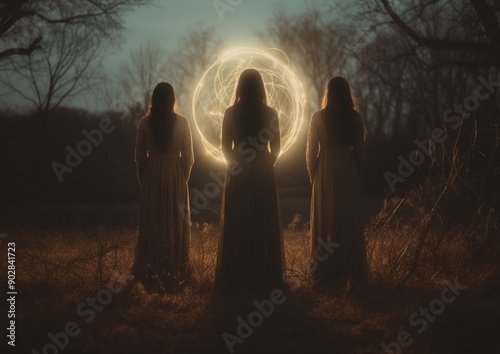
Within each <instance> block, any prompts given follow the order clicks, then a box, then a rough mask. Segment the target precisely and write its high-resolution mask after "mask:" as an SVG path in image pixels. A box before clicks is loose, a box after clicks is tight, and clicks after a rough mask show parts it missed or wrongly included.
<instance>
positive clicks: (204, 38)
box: [167, 25, 223, 108]
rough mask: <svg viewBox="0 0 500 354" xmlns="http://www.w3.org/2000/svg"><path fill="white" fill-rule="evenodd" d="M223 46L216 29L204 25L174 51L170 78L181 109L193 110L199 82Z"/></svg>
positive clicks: (170, 65)
mask: <svg viewBox="0 0 500 354" xmlns="http://www.w3.org/2000/svg"><path fill="white" fill-rule="evenodd" d="M222 45H223V42H222V40H221V39H220V38H219V37H218V36H217V35H216V33H215V30H214V28H212V27H206V26H203V25H201V26H200V27H199V28H198V29H196V30H193V31H191V32H189V33H188V34H187V35H186V36H184V37H183V38H182V39H181V40H180V41H179V44H178V45H177V47H175V48H174V49H173V50H172V51H170V53H169V55H168V59H167V77H168V79H169V80H170V81H171V82H172V84H174V86H175V89H176V94H177V96H178V99H179V102H180V106H181V107H186V108H187V107H190V106H189V103H190V100H191V98H192V94H193V92H194V89H195V87H196V83H197V80H198V79H199V78H200V77H201V75H202V74H203V71H204V70H206V69H208V66H209V65H210V64H211V63H212V62H213V61H214V60H215V58H216V57H217V55H218V54H219V51H220V50H221V48H222Z"/></svg>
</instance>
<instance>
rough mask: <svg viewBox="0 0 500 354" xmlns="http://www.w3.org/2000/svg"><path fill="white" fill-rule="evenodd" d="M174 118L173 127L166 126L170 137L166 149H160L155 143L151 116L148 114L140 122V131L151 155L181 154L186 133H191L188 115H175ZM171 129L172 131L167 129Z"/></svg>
mask: <svg viewBox="0 0 500 354" xmlns="http://www.w3.org/2000/svg"><path fill="white" fill-rule="evenodd" d="M172 119H173V120H174V122H173V124H172V125H171V127H165V130H166V131H165V134H166V135H167V136H168V137H169V139H168V140H167V142H166V146H165V149H160V148H158V147H157V144H156V143H155V140H154V136H153V131H152V129H153V128H152V127H151V118H150V116H146V117H144V118H142V119H141V121H140V122H139V127H138V130H139V133H140V134H142V136H143V141H144V143H145V146H144V147H145V148H146V149H147V150H148V152H149V154H150V155H163V154H172V153H175V154H179V153H180V152H181V151H182V148H183V140H184V138H185V135H186V134H187V133H189V123H188V120H187V118H186V117H183V116H179V115H174V117H173V118H172ZM168 129H171V131H167V130H168Z"/></svg>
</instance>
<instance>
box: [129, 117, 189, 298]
mask: <svg viewBox="0 0 500 354" xmlns="http://www.w3.org/2000/svg"><path fill="white" fill-rule="evenodd" d="M173 119H174V120H175V122H174V123H173V126H172V131H171V132H170V133H169V136H170V139H169V141H167V148H166V149H165V151H158V149H156V148H155V145H154V141H153V136H152V133H151V129H150V127H149V123H148V121H149V118H148V117H144V118H142V119H141V120H140V121H139V124H138V126H137V137H136V145H135V161H136V165H137V177H138V179H139V183H140V184H141V209H140V219H139V235H138V242H137V247H136V254H135V262H134V265H133V268H132V273H133V274H134V275H135V276H136V277H137V278H138V279H140V280H142V281H144V282H147V281H151V279H152V278H154V279H156V280H158V282H159V283H160V284H161V285H162V286H163V287H165V288H170V289H171V288H175V287H176V286H178V285H180V284H181V283H182V282H184V281H185V280H186V278H187V277H188V275H189V263H188V260H189V245H190V236H191V235H190V233H191V221H190V213H189V191H188V185H187V182H188V180H189V176H190V174H191V168H192V166H193V163H194V157H193V146H192V138H191V130H190V126H189V122H188V120H187V118H185V117H182V116H179V115H175V116H174V118H173ZM158 282H157V283H158Z"/></svg>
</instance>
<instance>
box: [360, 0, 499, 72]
mask: <svg viewBox="0 0 500 354" xmlns="http://www.w3.org/2000/svg"><path fill="white" fill-rule="evenodd" d="M361 4H362V6H363V8H364V9H365V10H364V11H361V13H360V15H361V16H360V18H362V20H363V21H367V22H371V23H372V24H373V25H374V26H382V27H384V28H387V25H390V26H392V28H395V29H397V30H398V31H399V32H400V33H401V34H403V35H404V36H407V37H408V38H409V39H410V40H411V42H412V47H413V51H412V52H411V53H407V54H408V55H415V52H414V51H415V50H416V49H417V48H426V49H428V50H434V51H437V52H446V53H448V54H447V55H446V56H444V57H442V58H441V60H440V61H436V62H435V63H433V66H432V68H440V67H442V66H461V67H471V66H472V67H481V66H491V65H498V64H499V62H500V22H499V20H498V18H499V15H500V5H499V4H498V2H495V1H487V0H457V1H445V0H412V1H410V0H406V1H400V2H398V4H397V5H396V4H391V2H390V1H389V0H371V1H369V2H368V3H367V2H363V3H361V2H359V3H358V6H360V5H361ZM435 23H440V24H441V26H440V28H439V30H438V31H436V27H435V26H434V24H435Z"/></svg>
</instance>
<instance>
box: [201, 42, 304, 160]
mask: <svg viewBox="0 0 500 354" xmlns="http://www.w3.org/2000/svg"><path fill="white" fill-rule="evenodd" d="M279 56H280V57H282V58H283V59H280V58H279ZM246 69H256V70H258V71H259V73H260V74H261V75H262V79H263V80H264V85H265V87H266V92H267V103H268V105H269V106H270V107H272V108H274V109H275V110H276V111H277V112H278V118H279V122H280V130H281V146H282V150H281V151H282V153H284V152H286V151H287V150H288V149H289V148H290V147H291V146H292V145H293V143H294V142H295V140H296V139H297V136H298V134H299V131H300V128H301V126H302V122H303V116H304V105H305V94H304V90H303V88H302V84H301V83H300V81H299V79H298V78H297V76H296V75H295V73H294V72H293V71H292V70H291V68H290V66H289V64H288V58H287V57H286V55H285V53H283V52H282V51H280V50H278V49H266V50H263V49H256V48H237V49H233V50H230V51H227V52H225V53H223V54H222V55H220V56H219V57H218V58H217V60H216V61H215V62H214V63H213V64H212V65H211V66H210V67H209V68H208V69H207V70H206V71H205V73H204V74H203V76H202V77H201V79H200V81H199V82H198V85H197V86H196V90H195V93H194V96H193V102H192V109H193V118H194V122H195V125H196V128H197V130H198V132H199V133H200V136H201V140H202V142H203V145H204V147H205V148H206V150H207V153H208V154H209V155H211V156H212V157H214V158H216V159H217V160H219V161H225V160H224V156H223V155H222V150H221V146H220V132H221V126H222V119H223V117H224V111H225V110H226V109H227V108H228V107H229V106H231V105H232V104H233V102H234V93H235V89H236V85H237V83H238V79H239V77H240V75H241V73H242V72H243V71H244V70H246Z"/></svg>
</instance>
